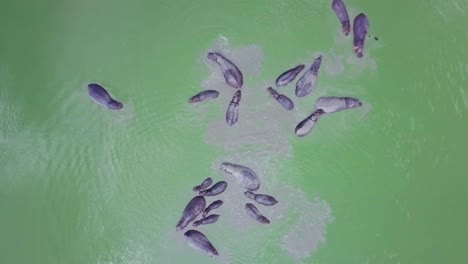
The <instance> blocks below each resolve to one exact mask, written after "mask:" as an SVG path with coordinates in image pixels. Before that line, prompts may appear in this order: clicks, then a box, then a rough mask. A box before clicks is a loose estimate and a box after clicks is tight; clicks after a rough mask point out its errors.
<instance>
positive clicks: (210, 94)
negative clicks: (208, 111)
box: [188, 90, 219, 104]
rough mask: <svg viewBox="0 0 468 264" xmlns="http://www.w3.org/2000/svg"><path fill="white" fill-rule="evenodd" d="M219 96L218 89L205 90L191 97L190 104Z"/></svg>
mask: <svg viewBox="0 0 468 264" xmlns="http://www.w3.org/2000/svg"><path fill="white" fill-rule="evenodd" d="M218 96H219V92H218V91H216V90H205V91H201V92H199V93H198V94H196V95H194V96H192V97H190V99H189V100H188V102H189V103H190V104H194V103H198V102H202V101H206V100H211V99H216V98H218Z"/></svg>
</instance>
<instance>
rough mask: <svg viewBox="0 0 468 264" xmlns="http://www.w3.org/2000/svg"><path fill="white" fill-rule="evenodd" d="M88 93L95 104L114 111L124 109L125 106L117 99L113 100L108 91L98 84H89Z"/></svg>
mask: <svg viewBox="0 0 468 264" xmlns="http://www.w3.org/2000/svg"><path fill="white" fill-rule="evenodd" d="M88 93H89V96H91V98H92V99H93V101H94V102H96V103H97V104H100V105H102V106H105V107H107V108H109V109H112V110H119V109H122V107H123V104H122V103H121V102H119V101H117V100H115V99H113V98H112V97H111V96H110V95H109V93H108V92H107V90H106V89H105V88H104V87H102V86H101V85H99V84H97V83H90V84H88Z"/></svg>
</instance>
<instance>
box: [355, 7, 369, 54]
mask: <svg viewBox="0 0 468 264" xmlns="http://www.w3.org/2000/svg"><path fill="white" fill-rule="evenodd" d="M368 29H369V20H368V19H367V17H366V15H364V13H360V14H359V15H357V16H356V17H355V18H354V21H353V34H354V38H353V44H354V52H355V53H356V56H357V57H358V58H362V51H363V50H364V40H365V39H366V35H367V31H368Z"/></svg>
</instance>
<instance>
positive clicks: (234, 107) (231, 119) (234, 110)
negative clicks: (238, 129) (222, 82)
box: [226, 90, 242, 126]
mask: <svg viewBox="0 0 468 264" xmlns="http://www.w3.org/2000/svg"><path fill="white" fill-rule="evenodd" d="M241 96H242V92H241V90H237V91H236V92H235V93H234V96H232V99H231V102H230V103H229V106H228V109H227V111H226V123H228V125H230V126H233V125H234V124H235V123H237V120H238V119H239V103H240V100H241Z"/></svg>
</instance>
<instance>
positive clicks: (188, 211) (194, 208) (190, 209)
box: [176, 196, 206, 231]
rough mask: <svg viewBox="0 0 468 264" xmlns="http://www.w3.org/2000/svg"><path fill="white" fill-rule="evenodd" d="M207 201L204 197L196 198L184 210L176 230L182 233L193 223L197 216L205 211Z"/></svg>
mask: <svg viewBox="0 0 468 264" xmlns="http://www.w3.org/2000/svg"><path fill="white" fill-rule="evenodd" d="M205 206H206V200H205V198H204V197H203V196H195V197H194V198H193V199H192V200H190V202H189V203H188V204H187V206H186V207H185V209H184V212H183V213H182V217H181V218H180V220H179V223H177V227H176V230H177V231H180V230H182V229H184V228H185V227H186V226H187V225H188V224H189V223H190V222H192V221H193V220H194V219H195V218H197V216H198V215H199V214H200V213H201V212H202V211H203V209H205Z"/></svg>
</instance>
